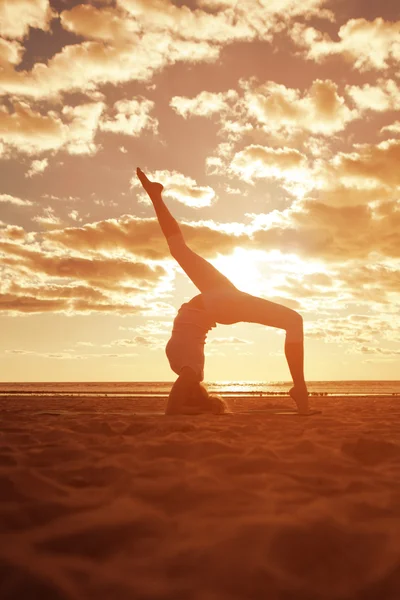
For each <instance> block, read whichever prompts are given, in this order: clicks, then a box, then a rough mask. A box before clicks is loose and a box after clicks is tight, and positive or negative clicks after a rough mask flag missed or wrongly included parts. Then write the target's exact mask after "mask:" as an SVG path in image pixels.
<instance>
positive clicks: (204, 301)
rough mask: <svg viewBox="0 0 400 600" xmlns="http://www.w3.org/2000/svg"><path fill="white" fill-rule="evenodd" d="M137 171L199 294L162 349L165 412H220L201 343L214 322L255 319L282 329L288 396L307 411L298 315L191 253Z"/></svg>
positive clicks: (158, 192) (153, 188) (157, 193)
mask: <svg viewBox="0 0 400 600" xmlns="http://www.w3.org/2000/svg"><path fill="white" fill-rule="evenodd" d="M137 175H138V178H139V180H140V182H141V184H142V185H143V188H144V189H145V190H146V192H147V194H148V195H149V197H150V200H151V201H152V203H153V206H154V209H155V212H156V216H157V219H158V222H159V224H160V227H161V230H162V232H163V234H164V236H165V238H166V240H167V243H168V246H169V249H170V252H171V255H172V256H173V258H175V260H176V261H177V262H178V264H179V265H180V266H181V268H182V269H183V270H184V271H185V273H186V274H187V276H188V277H189V278H190V279H191V281H192V282H193V283H194V285H195V286H196V287H197V288H198V290H199V292H200V294H198V295H197V296H195V297H194V298H192V299H191V300H190V301H189V302H187V303H185V304H183V305H182V306H181V308H180V309H179V311H178V314H177V316H176V318H175V320H174V325H173V331H172V335H171V338H170V340H169V342H168V344H167V347H166V354H167V357H168V360H169V363H170V366H171V369H172V370H173V371H174V372H175V373H176V374H177V375H178V379H177V380H176V382H175V383H174V385H173V386H172V389H171V392H170V394H169V398H168V403H167V408H166V414H188V413H189V414H193V413H197V412H213V413H222V412H225V409H226V406H225V403H224V402H223V400H222V399H221V398H219V397H218V396H212V395H209V394H208V392H207V390H206V388H205V387H204V386H203V385H202V384H201V382H202V381H203V378H204V343H205V339H206V336H207V333H208V331H209V330H210V329H211V328H212V327H215V326H216V324H217V323H221V324H223V325H229V324H233V323H239V322H246V323H259V324H260V325H266V326H268V327H277V328H279V329H284V330H285V331H286V339H285V356H286V360H287V363H288V366H289V370H290V374H291V376H292V379H293V387H292V389H291V390H290V392H289V394H290V396H291V397H292V398H293V400H294V401H295V403H296V405H297V409H298V412H299V414H301V415H308V414H311V413H310V410H309V405H308V392H307V386H306V383H305V380H304V335H303V319H302V317H301V316H300V315H299V314H298V313H297V312H295V311H294V310H291V309H290V308H287V307H286V306H282V305H281V304H276V303H275V302H270V301H268V300H265V299H263V298H258V297H256V296H252V295H250V294H246V293H245V292H241V291H240V290H238V289H237V288H236V287H235V286H234V285H233V283H232V282H231V281H229V279H227V278H226V277H225V276H224V275H222V273H220V272H219V271H218V270H217V269H216V268H215V267H213V266H212V265H211V264H210V263H209V262H207V261H206V260H205V259H204V258H202V257H201V256H199V255H198V254H196V253H195V252H193V250H191V249H190V248H189V247H188V246H187V245H186V242H185V240H184V238H183V235H182V232H181V229H180V227H179V224H178V223H177V221H176V220H175V219H174V217H173V216H172V215H171V213H170V212H169V210H168V208H167V207H166V205H165V204H164V201H163V198H162V190H163V189H164V187H163V185H162V184H161V183H157V182H152V181H150V180H149V179H148V178H147V177H146V175H145V174H144V173H143V171H142V170H141V169H139V168H138V169H137Z"/></svg>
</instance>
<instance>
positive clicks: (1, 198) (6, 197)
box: [0, 194, 33, 206]
mask: <svg viewBox="0 0 400 600" xmlns="http://www.w3.org/2000/svg"><path fill="white" fill-rule="evenodd" d="M0 202H4V203H5V202H7V203H9V204H15V206H32V204H33V202H31V201H30V200H23V199H22V198H17V197H15V196H11V195H10V194H0Z"/></svg>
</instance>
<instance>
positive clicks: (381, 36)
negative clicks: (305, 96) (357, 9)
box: [290, 17, 400, 71]
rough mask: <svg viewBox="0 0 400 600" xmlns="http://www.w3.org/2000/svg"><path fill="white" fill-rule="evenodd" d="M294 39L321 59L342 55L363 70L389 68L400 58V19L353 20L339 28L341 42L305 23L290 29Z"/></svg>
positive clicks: (307, 52) (312, 56)
mask: <svg viewBox="0 0 400 600" xmlns="http://www.w3.org/2000/svg"><path fill="white" fill-rule="evenodd" d="M290 35H291V37H292V39H293V40H294V42H295V43H296V44H297V45H298V46H300V47H301V48H304V50H305V54H304V56H305V57H306V58H307V59H309V60H315V61H317V62H320V61H322V60H324V59H325V58H327V57H328V56H334V55H342V56H343V57H344V58H345V59H346V60H348V61H349V62H351V63H352V64H353V66H354V68H355V69H357V70H359V71H369V70H383V69H388V68H389V67H390V66H391V65H392V64H396V63H398V61H399V60H400V21H397V22H390V21H385V20H384V19H382V18H381V17H378V18H376V19H374V20H373V21H367V19H351V20H350V21H348V22H347V23H346V24H345V25H342V27H340V29H339V31H338V37H339V41H338V42H335V41H333V40H332V39H331V38H330V36H329V35H328V34H326V33H322V32H320V31H318V30H317V29H315V28H314V27H307V26H306V25H304V24H302V23H295V25H294V26H293V27H292V28H291V29H290Z"/></svg>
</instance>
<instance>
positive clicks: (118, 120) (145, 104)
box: [100, 98, 158, 137]
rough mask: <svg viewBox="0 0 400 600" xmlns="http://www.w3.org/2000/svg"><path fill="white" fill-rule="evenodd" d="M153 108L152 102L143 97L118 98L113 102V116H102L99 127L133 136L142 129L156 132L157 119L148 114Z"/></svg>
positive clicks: (137, 134) (138, 133)
mask: <svg viewBox="0 0 400 600" xmlns="http://www.w3.org/2000/svg"><path fill="white" fill-rule="evenodd" d="M153 108H154V102H152V101H150V100H146V99H144V98H142V99H133V100H119V101H118V102H116V103H115V104H114V112H115V116H114V118H110V117H107V116H104V117H103V119H102V121H101V123H100V129H101V130H102V131H110V132H113V133H121V134H124V135H131V136H135V137H137V136H139V135H140V134H141V132H142V131H143V130H144V129H150V130H151V131H153V132H154V133H157V130H158V120H157V119H156V118H154V117H151V116H150V114H149V113H150V112H151V111H152V110H153Z"/></svg>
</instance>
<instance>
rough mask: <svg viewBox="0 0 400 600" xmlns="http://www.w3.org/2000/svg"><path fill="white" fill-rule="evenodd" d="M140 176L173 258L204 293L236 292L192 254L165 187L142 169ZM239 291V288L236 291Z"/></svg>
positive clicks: (215, 270) (216, 270)
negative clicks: (168, 204) (167, 200)
mask: <svg viewBox="0 0 400 600" xmlns="http://www.w3.org/2000/svg"><path fill="white" fill-rule="evenodd" d="M137 176H138V178H139V180H140V182H141V184H142V185H143V187H144V189H145V190H146V192H147V194H148V195H149V197H150V200H151V201H152V203H153V206H154V210H155V212H156V216H157V219H158V222H159V224H160V227H161V230H162V232H163V234H164V236H165V238H166V240H167V243H168V246H169V249H170V251H171V255H172V256H173V257H174V258H175V260H176V261H177V262H178V264H179V265H180V266H181V268H182V269H183V270H184V271H185V273H186V275H187V276H188V277H189V279H191V281H192V282H193V283H194V285H195V286H196V287H197V288H198V290H199V291H200V292H206V291H208V290H211V289H216V288H223V287H224V288H227V287H229V288H235V286H234V285H233V283H231V282H230V281H229V279H227V278H226V277H225V276H224V275H222V273H220V272H219V271H218V269H216V268H215V267H214V266H213V265H212V264H210V263H209V262H208V261H206V260H205V259H204V258H203V257H201V256H199V255H198V254H196V252H194V251H193V250H191V249H190V248H189V247H188V246H187V245H186V242H185V240H184V238H183V235H182V231H181V229H180V227H179V224H178V222H177V221H176V219H175V218H174V217H173V216H172V215H171V213H170V212H169V210H168V208H167V207H166V205H165V204H164V200H163V198H162V190H163V186H162V185H161V183H157V182H153V181H150V180H149V179H148V178H147V177H146V175H145V174H144V173H143V171H142V170H141V169H139V168H138V169H137ZM235 289H236V288H235Z"/></svg>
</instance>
